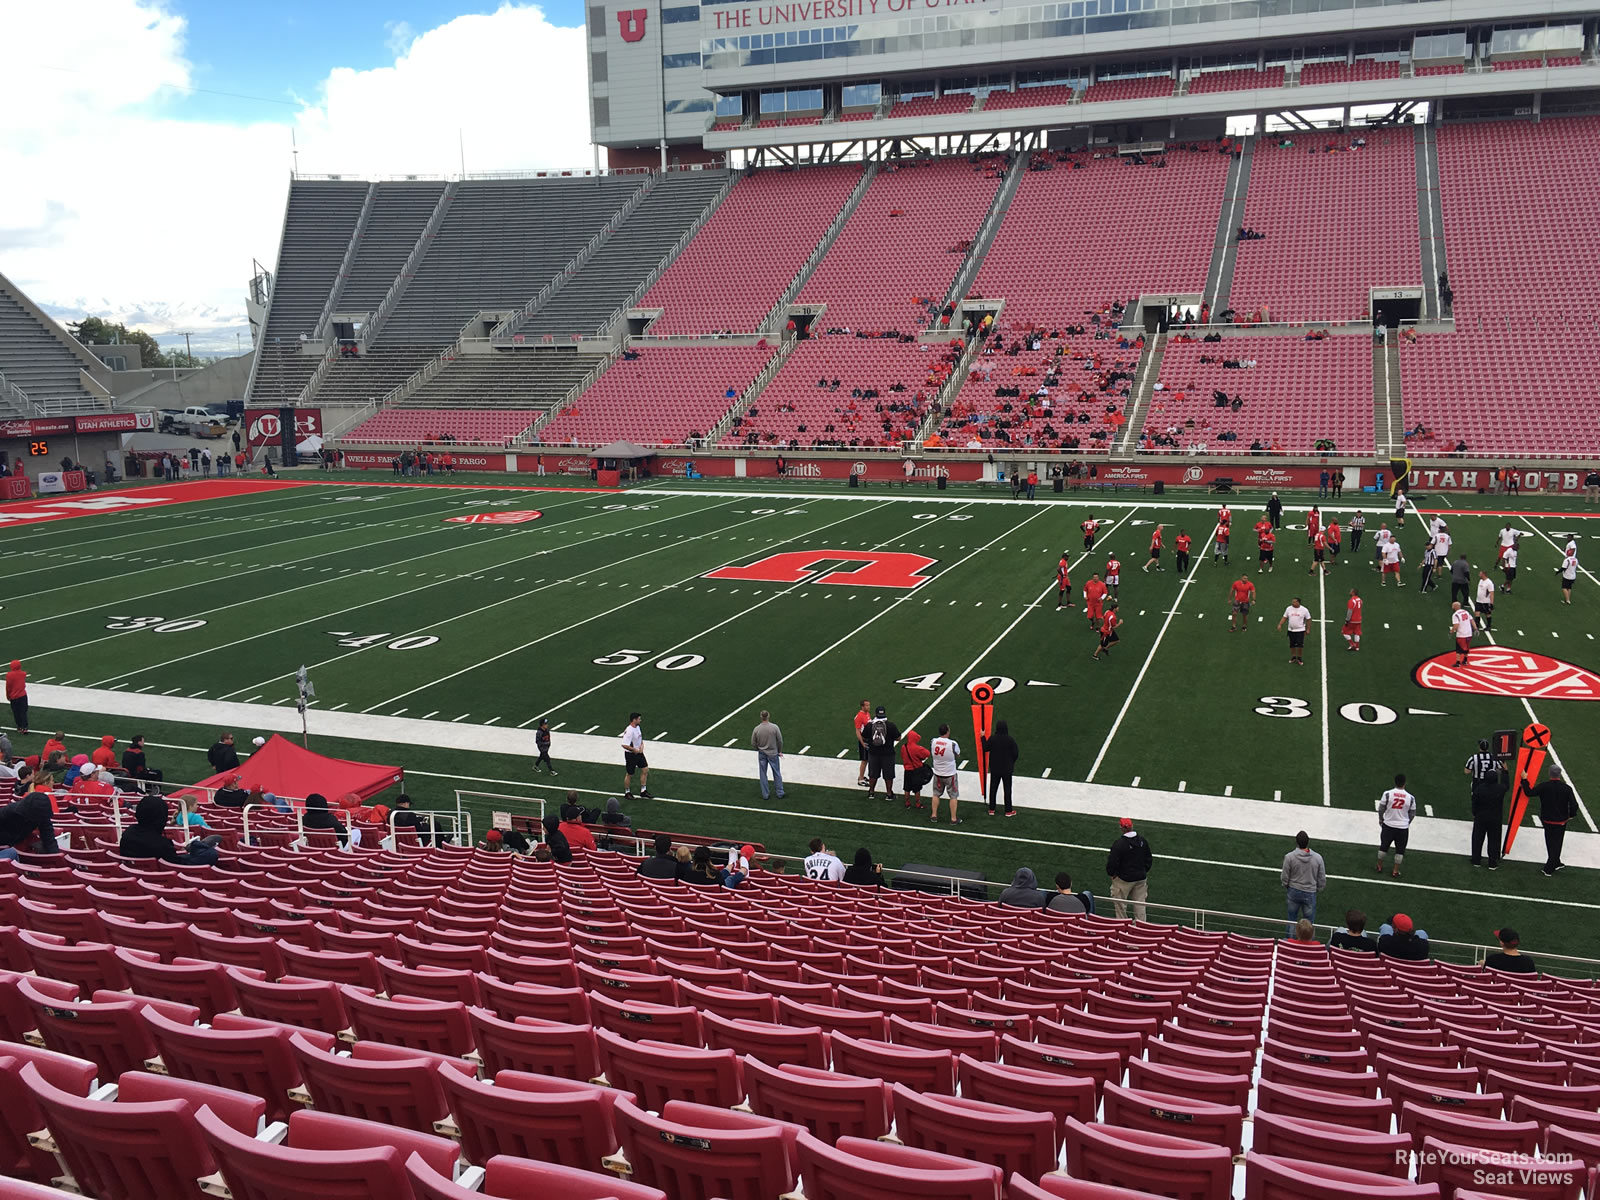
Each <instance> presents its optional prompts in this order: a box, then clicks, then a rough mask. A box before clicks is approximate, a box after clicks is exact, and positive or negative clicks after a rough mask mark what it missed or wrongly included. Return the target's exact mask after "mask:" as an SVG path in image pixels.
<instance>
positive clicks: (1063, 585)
mask: <svg viewBox="0 0 1600 1200" xmlns="http://www.w3.org/2000/svg"><path fill="white" fill-rule="evenodd" d="M1071 568H1072V564H1071V563H1070V562H1068V561H1067V552H1066V551H1065V550H1063V551H1062V552H1061V561H1060V562H1058V563H1057V564H1056V607H1057V608H1077V607H1078V606H1077V605H1076V604H1074V603H1072V577H1071V575H1070V574H1068V572H1069V571H1070V570H1071Z"/></svg>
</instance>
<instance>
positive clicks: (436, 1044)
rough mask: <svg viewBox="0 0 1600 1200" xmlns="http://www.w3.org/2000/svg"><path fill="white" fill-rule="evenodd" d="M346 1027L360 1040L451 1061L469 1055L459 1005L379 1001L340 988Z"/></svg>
mask: <svg viewBox="0 0 1600 1200" xmlns="http://www.w3.org/2000/svg"><path fill="white" fill-rule="evenodd" d="M340 990H341V993H342V995H343V998H344V1004H345V1007H346V1009H347V1010H348V1011H349V1013H350V1024H351V1027H352V1028H354V1030H355V1033H356V1037H357V1038H359V1039H361V1040H362V1041H370V1042H387V1043H388V1044H389V1045H391V1046H405V1047H406V1048H407V1049H410V1050H427V1051H431V1052H432V1053H434V1054H447V1055H450V1056H452V1057H455V1058H460V1057H461V1056H462V1055H465V1054H470V1053H471V1052H472V1026H471V1024H470V1023H469V1022H468V1021H467V1006H466V1005H465V1004H462V1003H460V1002H455V1003H451V1002H447V1001H439V1000H418V999H412V998H406V999H396V1000H380V999H378V998H377V997H376V996H369V995H367V994H366V993H365V992H364V991H361V990H360V989H358V988H352V987H349V986H345V987H343V988H341V989H340Z"/></svg>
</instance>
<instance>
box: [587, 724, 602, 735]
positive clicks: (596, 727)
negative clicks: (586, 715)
mask: <svg viewBox="0 0 1600 1200" xmlns="http://www.w3.org/2000/svg"><path fill="white" fill-rule="evenodd" d="M599 728H600V726H598V725H591V726H589V728H587V729H585V730H584V733H593V732H594V731H595V730H596V729H599Z"/></svg>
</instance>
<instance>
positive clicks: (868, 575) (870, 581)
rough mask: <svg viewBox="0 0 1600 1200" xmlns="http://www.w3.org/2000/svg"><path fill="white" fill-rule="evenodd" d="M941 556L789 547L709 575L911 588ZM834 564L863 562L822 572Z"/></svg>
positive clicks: (728, 577)
mask: <svg viewBox="0 0 1600 1200" xmlns="http://www.w3.org/2000/svg"><path fill="white" fill-rule="evenodd" d="M938 561H939V560H938V559H936V558H926V557H924V556H923V555H921V554H906V553H904V552H902V551H884V550H788V551H785V552H784V553H782V554H769V555H767V557H766V558H763V559H762V560H761V561H760V562H753V563H750V564H749V565H747V566H743V567H723V568H721V569H720V570H717V571H712V572H711V573H710V574H709V575H707V576H706V578H707V579H745V580H751V581H753V582H759V583H805V582H808V581H809V582H811V583H843V584H849V585H850V586H852V587H880V588H900V589H902V590H909V589H911V588H914V587H918V586H920V585H922V584H924V583H927V582H928V576H926V575H924V574H922V571H924V570H925V569H926V568H928V567H931V566H933V564H934V563H936V562H938ZM824 563H826V564H828V565H829V566H832V567H838V566H843V565H844V564H846V563H860V564H862V565H861V566H859V567H856V568H855V569H854V570H852V571H838V570H830V571H828V572H827V573H826V574H819V568H820V566H821V564H824Z"/></svg>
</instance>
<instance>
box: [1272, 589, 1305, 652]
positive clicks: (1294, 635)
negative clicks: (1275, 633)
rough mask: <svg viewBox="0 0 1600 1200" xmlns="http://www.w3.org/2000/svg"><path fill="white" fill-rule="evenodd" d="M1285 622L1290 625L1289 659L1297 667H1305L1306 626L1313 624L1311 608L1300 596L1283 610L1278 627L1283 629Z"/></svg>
mask: <svg viewBox="0 0 1600 1200" xmlns="http://www.w3.org/2000/svg"><path fill="white" fill-rule="evenodd" d="M1285 624H1287V625H1288V626H1289V661H1290V662H1292V663H1293V664H1294V665H1295V666H1297V667H1303V666H1305V665H1306V663H1305V653H1306V626H1307V625H1309V624H1311V610H1310V609H1309V608H1307V607H1306V606H1305V605H1304V604H1301V603H1300V597H1299V596H1296V597H1295V598H1294V602H1293V603H1292V604H1290V605H1289V607H1288V608H1286V609H1284V610H1283V616H1282V617H1280V618H1279V619H1278V629H1279V630H1280V631H1282V629H1283V627H1284V625H1285Z"/></svg>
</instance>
